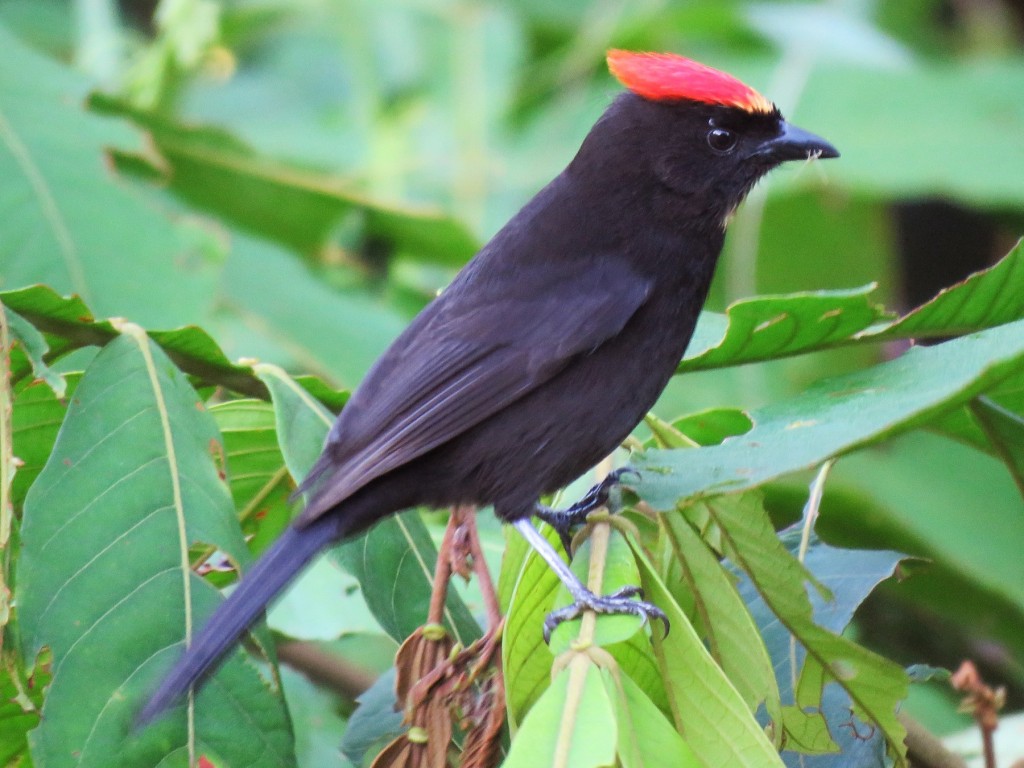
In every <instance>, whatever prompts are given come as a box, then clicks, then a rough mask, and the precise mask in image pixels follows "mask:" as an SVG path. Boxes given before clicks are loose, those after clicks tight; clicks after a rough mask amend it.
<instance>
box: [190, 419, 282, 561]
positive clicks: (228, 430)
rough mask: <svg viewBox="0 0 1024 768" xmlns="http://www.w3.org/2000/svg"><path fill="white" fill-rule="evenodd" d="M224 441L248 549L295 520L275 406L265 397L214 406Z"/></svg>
mask: <svg viewBox="0 0 1024 768" xmlns="http://www.w3.org/2000/svg"><path fill="white" fill-rule="evenodd" d="M210 413H212V414H213V418H214V419H215V420H216V421H217V427H218V429H219V430H220V433H221V436H222V437H223V440H224V459H225V461H224V463H225V465H226V467H227V479H228V483H229V485H230V488H231V498H232V500H233V501H234V503H235V509H236V510H237V512H238V519H239V522H240V523H241V524H242V532H243V533H244V534H245V535H246V537H247V540H248V544H249V549H250V550H251V551H253V552H256V553H259V552H262V551H263V550H264V549H266V548H267V547H268V546H270V544H271V542H272V541H273V540H274V539H276V538H277V537H278V536H279V535H280V533H281V531H283V530H284V528H285V527H286V526H287V525H288V523H289V521H290V520H291V504H290V503H289V497H290V495H291V493H292V491H293V490H295V483H294V481H293V480H292V477H291V475H290V474H289V472H288V468H287V467H286V466H285V463H284V457H283V456H282V455H281V449H280V447H279V446H278V444H277V430H276V425H275V420H274V407H273V406H272V405H271V404H270V403H265V402H263V401H262V400H229V401H228V402H225V403H217V404H216V405H214V406H213V407H212V408H210Z"/></svg>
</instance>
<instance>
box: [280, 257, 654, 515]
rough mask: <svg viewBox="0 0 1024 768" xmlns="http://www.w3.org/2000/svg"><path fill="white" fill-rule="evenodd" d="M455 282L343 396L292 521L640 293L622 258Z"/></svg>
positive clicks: (496, 393) (602, 329)
mask: <svg viewBox="0 0 1024 768" xmlns="http://www.w3.org/2000/svg"><path fill="white" fill-rule="evenodd" d="M461 288H463V287H462V286H460V287H458V288H457V290H460V292H459V293H458V295H455V296H445V295H442V296H441V297H440V298H439V299H438V300H437V301H436V302H435V304H434V305H432V306H431V307H430V308H428V310H426V311H425V312H424V314H422V315H421V316H420V317H419V318H417V320H416V321H415V322H414V323H413V325H412V326H410V328H409V329H408V330H407V331H406V332H405V333H404V334H402V336H401V337H399V339H397V340H396V341H395V343H394V344H393V345H392V346H391V348H390V349H389V350H388V351H387V352H386V353H385V354H384V356H383V357H382V358H381V359H380V360H379V361H378V362H377V364H376V365H375V366H374V367H373V369H372V370H371V371H370V373H369V374H368V375H367V377H366V379H365V380H364V382H363V383H362V384H361V385H360V387H359V389H358V390H357V392H356V393H355V394H354V395H353V396H352V398H351V399H350V400H349V402H348V404H347V405H346V406H345V408H344V410H343V411H342V413H341V415H340V416H339V418H338V420H337V422H336V423H335V424H334V427H333V428H332V429H331V433H330V435H329V437H328V439H327V443H326V445H325V446H324V452H323V454H322V455H321V457H320V459H319V461H318V462H317V464H316V466H314V468H313V469H312V471H311V472H310V474H309V476H308V477H307V479H306V482H305V483H304V484H303V488H302V489H303V490H311V491H312V498H311V499H310V500H309V502H308V504H307V506H306V509H305V510H304V511H303V513H302V515H301V516H300V517H299V518H298V520H297V521H296V522H297V523H298V524H299V525H300V526H302V525H306V524H308V523H309V522H310V521H312V520H314V519H316V518H318V517H319V516H320V515H322V514H324V513H325V512H326V511H328V510H329V509H331V508H332V507H334V506H335V505H337V504H338V503H340V502H341V501H343V500H344V499H346V498H348V497H349V496H351V495H352V494H353V493H354V492H356V491H357V490H359V489H360V488H362V487H363V486H364V485H366V484H367V483H369V482H370V481H372V480H374V479H375V478H378V477H381V476H382V475H384V474H386V473H387V472H389V471H391V470H393V469H395V468H397V467H400V466H402V465H403V464H406V463H407V462H409V461H412V460H413V459H415V458H417V457H418V456H422V455H423V454H425V453H426V452H428V451H430V450H432V449H433V448H436V447H438V446H439V445H442V444H443V443H445V442H447V441H448V440H451V439H452V438H454V437H456V436H457V435H459V434H461V433H463V432H465V431H466V430H467V429H469V428H471V427H472V426H474V425H476V424H479V423H480V422H481V421H483V420H485V419H487V418H488V417H490V416H492V415H493V414H495V413H497V412H498V411H500V410H501V409H502V408H504V407H506V406H507V405H508V404H510V403H512V402H514V401H515V400H517V399H519V398H520V397H522V396H523V395H524V394H526V393H528V392H530V391H532V390H533V389H534V388H536V387H537V386H539V385H541V384H543V383H544V382H545V381H547V380H548V379H550V378H551V377H552V376H554V375H555V374H556V373H558V372H559V371H560V370H562V368H563V367H564V366H565V365H566V364H567V363H568V362H569V361H570V360H571V359H572V358H573V357H574V356H576V355H579V354H584V353H586V352H588V351H590V350H593V349H596V348H597V347H599V346H600V345H601V344H602V343H603V342H604V341H606V340H608V339H609V338H612V337H613V336H615V335H616V334H618V333H619V332H620V331H621V330H622V329H623V327H624V326H625V325H626V323H627V322H628V321H629V318H630V317H632V316H633V314H634V313H635V312H636V311H637V310H638V309H639V308H640V307H641V306H642V305H643V303H644V302H645V300H646V299H647V297H648V296H649V294H650V291H651V285H650V283H649V282H648V281H647V280H644V279H642V278H640V277H639V276H637V275H636V274H635V273H634V272H633V270H632V269H630V267H629V266H628V264H627V263H626V262H625V261H624V260H621V259H609V260H605V261H601V262H599V263H597V264H596V265H594V266H593V267H592V268H590V269H587V270H584V271H581V272H577V273H574V274H565V275H564V276H562V277H561V278H560V279H556V280H553V281H551V280H549V281H547V282H545V283H544V284H542V285H540V286H535V287H534V288H535V289H534V290H533V291H532V292H531V294H530V295H528V296H523V295H521V294H519V295H516V296H507V295H501V294H500V293H498V295H493V294H494V293H496V292H497V291H495V290H494V286H493V284H492V285H491V286H482V289H481V290H479V291H477V292H475V293H474V291H475V286H472V285H471V286H466V287H465V288H466V289H465V290H461ZM488 288H490V290H488ZM489 294H491V295H489ZM569 297H571V299H569Z"/></svg>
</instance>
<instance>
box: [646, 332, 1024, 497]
mask: <svg viewBox="0 0 1024 768" xmlns="http://www.w3.org/2000/svg"><path fill="white" fill-rule="evenodd" d="M1022 366H1024V321H1022V320H1018V321H1017V322H1014V323H1008V324H1006V325H1002V326H999V327H996V328H992V329H990V330H987V331H982V332H980V333H976V334H972V335H970V336H965V337H963V338H960V339H955V340H953V341H949V342H946V343H944V344H939V345H936V346H934V347H914V348H911V349H910V350H908V351H907V352H906V353H905V354H904V355H903V356H902V357H900V358H898V359H896V360H892V361H889V362H886V363H882V364H880V365H877V366H874V367H873V368H869V369H867V370H864V371H858V372H855V373H852V374H849V375H846V376H840V377H838V378H834V379H828V380H826V381H822V382H819V383H818V384H816V385H814V386H813V387H811V388H810V389H808V390H807V391H806V392H805V393H803V394H802V395H800V396H799V397H795V398H791V399H789V400H785V401H782V402H779V403H773V404H771V405H768V406H766V407H764V408H760V409H757V410H755V411H753V412H751V414H750V417H751V420H752V421H753V423H754V427H753V429H751V430H750V431H749V432H747V433H746V434H744V435H742V436H737V437H733V438H729V439H728V440H726V441H725V442H723V443H722V444H721V445H714V446H707V447H704V448H699V449H676V450H665V451H648V452H647V453H646V454H645V455H642V456H639V457H638V458H637V460H636V465H637V467H638V468H639V469H640V471H641V473H642V476H643V479H642V481H641V482H640V483H638V484H637V486H638V488H639V489H640V492H641V494H642V495H643V497H644V498H645V499H646V500H647V501H648V502H649V503H650V504H652V505H653V506H654V507H656V508H658V509H671V508H673V507H674V506H675V504H676V502H677V500H679V499H682V498H688V497H692V496H695V495H700V494H714V493H721V492H726V491H728V492H736V491H740V490H743V489H746V488H753V487H755V486H758V485H760V484H762V483H765V482H767V481H768V480H771V479H773V478H777V477H779V476H781V475H784V474H787V473H789V472H793V471H796V470H798V469H809V468H811V467H814V466H816V465H818V464H820V463H821V462H822V461H824V460H825V459H827V458H829V457H830V456H837V455H840V454H842V453H846V452H848V451H851V450H853V449H854V448H858V447H861V446H864V445H867V444H870V443H873V442H877V441H880V440H883V439H885V438H887V437H890V436H892V435H895V434H898V433H900V432H904V431H906V430H909V429H912V428H914V427H917V426H920V425H922V424H925V423H927V422H928V421H929V420H930V419H932V418H934V417H936V416H938V415H940V414H941V413H943V412H946V411H949V410H951V409H953V408H956V407H958V406H960V405H961V404H963V403H966V402H969V401H970V400H972V399H973V398H975V397H977V396H978V395H980V394H982V393H984V392H986V391H987V390H989V389H991V388H992V387H994V386H996V385H997V384H999V382H1000V381H1002V380H1003V379H1005V378H1007V377H1008V376H1010V375H1011V374H1014V373H1016V372H1018V371H1020V369H1021V367H1022Z"/></svg>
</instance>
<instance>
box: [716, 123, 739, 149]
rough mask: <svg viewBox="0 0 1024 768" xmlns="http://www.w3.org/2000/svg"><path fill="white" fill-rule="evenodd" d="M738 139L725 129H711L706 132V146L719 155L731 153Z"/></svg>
mask: <svg viewBox="0 0 1024 768" xmlns="http://www.w3.org/2000/svg"><path fill="white" fill-rule="evenodd" d="M737 141H739V137H738V136H737V135H736V134H735V133H734V132H732V131H730V130H728V129H727V128H712V129H711V130H710V131H708V146H709V147H711V149H713V150H714V151H715V152H718V153H719V154H723V155H724V154H726V153H727V152H732V150H733V149H735V147H736V142H737Z"/></svg>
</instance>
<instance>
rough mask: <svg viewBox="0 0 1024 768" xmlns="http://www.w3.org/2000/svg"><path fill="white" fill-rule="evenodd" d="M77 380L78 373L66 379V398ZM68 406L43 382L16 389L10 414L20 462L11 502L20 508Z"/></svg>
mask: <svg viewBox="0 0 1024 768" xmlns="http://www.w3.org/2000/svg"><path fill="white" fill-rule="evenodd" d="M79 379H80V375H79V374H73V375H68V376H66V377H65V383H66V388H65V395H66V397H71V396H72V395H73V394H74V391H75V387H76V386H77V385H78V381H79ZM66 411H67V403H66V401H64V400H61V399H59V398H58V397H57V395H56V394H54V391H53V389H51V388H50V387H49V386H47V385H45V384H43V383H42V382H32V383H30V384H29V385H28V386H23V387H19V388H18V391H17V393H16V395H15V398H14V410H13V412H12V414H11V427H12V431H13V442H14V455H15V456H17V457H18V459H19V460H20V461H21V462H22V465H21V467H19V469H18V472H17V473H16V474H15V475H14V482H13V484H12V486H11V500H12V502H13V503H14V505H15V506H16V507H20V506H21V505H22V503H23V502H24V500H25V495H26V494H27V493H28V489H29V488H30V487H31V485H32V483H33V482H35V479H36V477H37V476H38V475H39V473H40V471H42V469H43V465H44V464H46V460H47V459H48V458H49V457H50V451H51V450H52V449H53V443H54V441H55V440H56V439H57V432H58V431H59V430H60V425H61V423H62V422H63V421H64V415H65V413H66Z"/></svg>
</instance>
